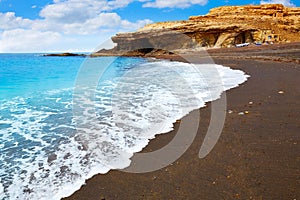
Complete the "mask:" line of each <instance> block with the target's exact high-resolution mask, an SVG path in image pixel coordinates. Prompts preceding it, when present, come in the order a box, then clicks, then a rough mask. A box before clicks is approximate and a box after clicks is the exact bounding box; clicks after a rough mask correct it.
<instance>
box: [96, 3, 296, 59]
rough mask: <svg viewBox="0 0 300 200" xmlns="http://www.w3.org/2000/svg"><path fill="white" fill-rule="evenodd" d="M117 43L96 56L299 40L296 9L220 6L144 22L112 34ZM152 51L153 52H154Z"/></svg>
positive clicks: (280, 6)
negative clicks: (183, 18)
mask: <svg viewBox="0 0 300 200" xmlns="http://www.w3.org/2000/svg"><path fill="white" fill-rule="evenodd" d="M112 40H113V42H115V43H117V46H116V47H115V48H114V49H111V50H100V51H99V52H98V53H96V55H110V54H111V55H113V54H118V55H122V54H125V55H141V56H142V55H144V54H147V53H150V52H152V53H153V49H162V50H163V51H156V52H159V53H164V52H167V51H168V52H174V51H178V50H183V49H197V48H201V47H208V48H211V47H231V46H234V45H236V44H241V43H265V42H269V43H285V42H296V41H300V8H288V7H284V6H283V5H281V4H268V5H258V6H254V5H248V6H224V7H218V8H214V9H212V10H210V12H209V13H208V14H207V15H205V16H192V17H190V18H189V20H186V21H174V22H160V23H154V24H149V25H146V26H145V27H143V28H141V29H139V30H138V31H137V32H133V33H122V34H117V35H116V36H114V37H112ZM154 53H155V52H154Z"/></svg>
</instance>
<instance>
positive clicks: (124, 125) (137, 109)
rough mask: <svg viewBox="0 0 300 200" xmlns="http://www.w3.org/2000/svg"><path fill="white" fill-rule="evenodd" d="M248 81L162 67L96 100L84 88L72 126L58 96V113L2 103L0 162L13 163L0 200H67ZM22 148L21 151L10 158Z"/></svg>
mask: <svg viewBox="0 0 300 200" xmlns="http://www.w3.org/2000/svg"><path fill="white" fill-rule="evenodd" d="M246 80H247V76H246V75H245V74H244V72H242V71H239V70H232V69H230V68H228V67H224V66H220V65H212V64H211V65H191V64H187V63H181V62H168V61H159V62H150V63H145V64H141V65H140V66H138V67H134V68H132V69H130V70H128V71H127V72H126V73H125V74H123V75H122V76H120V77H116V78H114V79H112V80H106V81H104V82H102V83H100V84H99V87H98V90H97V91H92V92H94V97H95V100H92V99H90V98H89V97H90V93H89V92H88V90H89V88H86V89H85V90H84V91H83V92H82V94H81V95H80V96H77V97H75V98H77V100H78V101H77V102H80V104H76V105H73V106H75V108H77V109H78V113H77V114H76V112H75V114H74V116H73V119H72V120H71V121H72V122H69V124H67V122H68V121H66V122H64V120H67V119H65V117H66V116H67V115H72V113H70V111H63V109H69V108H70V106H71V105H72V104H71V102H72V99H69V100H66V99H64V98H62V97H60V96H59V95H60V92H59V91H54V92H52V93H49V94H48V95H49V97H48V98H47V101H50V102H47V105H48V104H51V105H52V103H55V104H53V105H57V104H59V105H60V106H61V107H59V106H58V107H53V108H51V107H49V106H48V107H47V109H46V110H45V107H44V108H43V109H38V108H37V107H29V106H27V102H26V101H27V100H26V99H15V100H14V101H12V102H9V103H6V104H5V105H3V107H1V109H2V110H5V109H6V110H7V109H9V113H11V115H10V116H11V119H10V120H6V119H1V122H2V123H7V124H9V127H7V128H5V129H0V136H1V137H0V140H2V141H3V142H4V141H5V142H11V144H7V145H4V146H3V148H2V149H3V154H1V155H0V160H5V159H14V161H13V162H12V163H3V165H2V166H1V169H0V175H1V183H2V184H1V183H0V197H1V191H3V192H2V195H3V196H5V197H4V199H18V198H19V199H24V200H27V199H30V200H35V199H39V200H41V199H47V200H57V199H60V198H62V197H66V196H69V195H71V194H72V193H73V192H75V191H76V190H78V189H79V188H80V187H81V186H82V185H83V184H84V183H85V181H86V179H88V178H91V177H92V176H93V175H95V174H105V173H107V172H108V171H109V170H111V169H122V168H125V167H127V166H129V165H130V158H131V157H132V155H133V153H135V152H139V151H141V150H142V148H144V147H145V146H146V145H147V144H148V142H149V140H150V139H153V138H154V137H155V135H157V134H160V133H166V132H169V131H170V130H172V129H173V123H174V122H175V121H176V120H177V119H180V118H182V117H183V116H185V115H187V114H188V113H189V112H191V111H192V110H194V109H198V108H200V107H203V106H205V103H206V102H209V101H213V100H215V99H217V98H219V97H220V95H221V93H222V92H224V91H226V90H228V89H231V88H234V87H237V86H238V85H239V84H241V83H243V82H245V81H246ZM62 108H63V109H62ZM60 109H62V110H61V112H62V113H60V112H58V110H60ZM75 128H76V132H75ZM66 131H67V132H69V133H68V134H67V133H65V132H66ZM16 137H17V138H23V139H22V140H21V142H17V141H16ZM26 142H30V143H31V144H32V145H30V144H29V145H24V143H25V144H26ZM22 143H23V144H22ZM20 145H24V146H23V147H22V148H21V151H22V152H21V153H20V155H14V150H15V149H14V148H19V146H20ZM13 156H14V157H13ZM9 173H10V174H13V175H14V176H12V177H9V176H8V175H7V174H9ZM4 179H5V180H4ZM3 193H4V194H3Z"/></svg>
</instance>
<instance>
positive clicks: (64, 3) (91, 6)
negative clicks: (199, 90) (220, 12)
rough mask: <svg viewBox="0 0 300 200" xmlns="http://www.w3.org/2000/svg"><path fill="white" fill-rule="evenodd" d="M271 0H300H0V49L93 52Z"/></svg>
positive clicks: (290, 0)
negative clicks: (114, 40) (172, 24)
mask: <svg viewBox="0 0 300 200" xmlns="http://www.w3.org/2000/svg"><path fill="white" fill-rule="evenodd" d="M241 2H242V3H241ZM267 3H281V4H284V5H285V6H289V7H295V6H297V7H300V1H299V0H243V1H240V0H0V53H22V52H67V51H68V52H91V51H94V50H97V49H99V47H107V48H108V47H109V46H111V45H112V44H111V42H110V38H111V36H113V35H115V34H117V33H119V32H132V31H135V30H137V29H138V28H141V27H143V26H144V25H146V24H149V23H154V22H160V21H173V20H186V19H188V18H189V16H195V15H204V14H207V13H208V12H209V10H210V9H211V8H214V7H218V6H226V5H246V4H255V5H258V4H267ZM103 44H104V45H103Z"/></svg>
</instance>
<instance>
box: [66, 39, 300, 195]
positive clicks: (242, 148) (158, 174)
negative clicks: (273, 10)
mask: <svg viewBox="0 0 300 200" xmlns="http://www.w3.org/2000/svg"><path fill="white" fill-rule="evenodd" d="M292 46H293V47H292V48H291V44H290V45H276V46H273V45H270V46H269V48H265V47H264V48H265V49H262V50H261V51H259V54H260V55H262V56H265V57H266V55H271V56H272V55H273V57H271V58H270V59H264V58H263V59H257V58H256V59H255V60H251V59H249V58H247V56H249V55H250V56H253V55H254V54H255V53H254V51H257V49H254V50H253V49H252V48H239V49H237V50H236V51H234V50H233V51H228V49H220V50H219V49H218V50H217V49H216V50H209V51H208V53H209V54H210V55H211V56H212V58H213V60H214V61H215V63H216V64H221V65H224V66H228V67H231V68H233V69H240V70H242V71H244V72H245V73H247V74H249V75H250V76H251V77H250V79H248V81H247V82H246V83H244V84H242V85H240V86H239V87H237V88H234V89H231V90H229V91H227V93H226V94H227V103H228V107H227V109H228V110H231V111H232V113H231V114H229V113H228V114H227V116H226V122H225V127H224V130H223V133H222V135H221V138H220V140H219V141H218V143H217V145H216V146H215V148H214V149H213V151H212V152H211V153H210V154H209V155H208V156H207V157H205V158H204V159H199V157H198V153H199V148H200V146H201V144H202V142H203V138H204V136H205V133H206V131H207V127H208V125H209V119H210V112H211V103H208V104H207V106H206V107H205V108H201V109H200V113H201V120H200V122H199V125H200V126H199V130H198V133H197V136H196V139H195V140H194V142H193V144H192V146H191V147H190V148H189V149H188V151H187V152H186V153H185V154H184V155H183V156H182V157H181V158H180V159H179V160H178V161H176V162H175V163H174V164H172V165H170V166H168V167H166V168H164V169H161V170H158V171H155V172H151V173H146V174H129V173H125V172H121V171H117V170H112V171H110V172H108V173H107V174H103V175H101V174H100V175H96V176H94V177H93V178H91V179H89V180H87V184H86V185H84V186H82V188H81V189H80V190H79V191H77V192H75V193H74V194H73V195H72V196H70V197H68V198H65V199H70V200H71V199H220V198H223V199H278V198H279V199H297V198H299V197H300V192H299V191H298V190H297V189H298V188H300V181H299V177H300V167H299V166H300V156H299V155H298V154H299V153H298V154H297V152H300V147H299V145H300V135H299V134H298V132H299V130H300V126H299V124H300V123H299V122H300V119H299V117H298V118H297V116H299V114H300V113H299V110H300V104H299V102H298V100H299V95H298V94H299V93H300V91H299V85H300V80H299V78H298V76H297V75H298V74H299V72H300V68H299V62H298V61H297V60H298V59H299V58H300V43H295V44H292ZM270 47H271V48H270ZM281 48H282V49H281ZM278 49H279V50H278ZM280 49H281V50H280ZM291 49H294V50H295V55H294V54H293V53H290V52H289V51H291ZM226 50H227V51H226ZM276 51H277V52H279V51H280V52H279V53H275V52H276ZM286 52H287V53H286ZM246 54H249V55H246ZM241 55H246V56H244V57H243V56H241ZM297 55H298V59H297ZM185 56H188V57H189V58H190V59H191V60H192V59H193V57H194V58H195V57H197V56H198V55H197V52H193V53H187V54H186V55H185ZM278 57H280V58H282V59H279V60H278V59H273V58H278ZM294 57H296V60H293V59H294ZM157 58H161V59H169V60H177V61H184V60H182V58H180V57H178V56H176V55H171V56H170V55H163V56H157ZM283 58H285V59H286V58H287V59H286V60H288V62H286V60H284V59H283ZM291 58H292V59H291ZM272 59H273V60H272ZM280 91H282V92H283V93H282V94H279V92H280ZM249 102H253V103H252V104H249ZM244 111H248V112H249V114H248V115H239V114H238V113H240V112H244ZM195 113H197V111H193V112H192V113H190V114H189V115H188V116H186V117H184V118H188V117H191V116H192V115H193V114H195ZM179 126H180V122H178V123H176V124H175V125H174V131H172V132H170V133H168V134H163V135H158V136H157V137H156V138H155V139H153V140H151V141H150V143H149V144H148V146H147V147H146V148H145V149H144V150H143V151H142V152H149V151H152V150H156V149H159V148H161V147H163V146H164V145H166V144H167V143H168V142H169V141H170V140H171V139H172V138H173V137H174V135H175V134H176V131H177V130H178V127H179Z"/></svg>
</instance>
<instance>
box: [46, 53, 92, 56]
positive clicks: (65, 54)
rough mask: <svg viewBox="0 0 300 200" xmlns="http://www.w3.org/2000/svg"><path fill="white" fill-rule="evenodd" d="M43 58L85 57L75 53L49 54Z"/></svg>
mask: <svg viewBox="0 0 300 200" xmlns="http://www.w3.org/2000/svg"><path fill="white" fill-rule="evenodd" d="M43 56H58V57H67V56H80V57H85V56H87V55H85V54H76V53H51V54H45V55H43Z"/></svg>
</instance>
